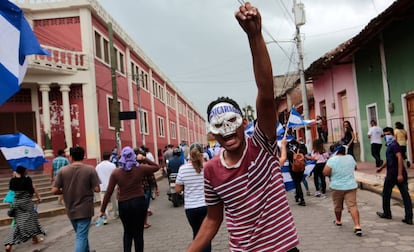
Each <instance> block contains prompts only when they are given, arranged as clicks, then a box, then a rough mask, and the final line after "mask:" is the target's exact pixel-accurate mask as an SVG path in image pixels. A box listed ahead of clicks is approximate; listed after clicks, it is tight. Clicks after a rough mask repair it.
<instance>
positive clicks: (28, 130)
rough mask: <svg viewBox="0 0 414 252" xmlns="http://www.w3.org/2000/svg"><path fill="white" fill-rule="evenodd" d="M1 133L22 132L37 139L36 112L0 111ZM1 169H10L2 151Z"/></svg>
mask: <svg viewBox="0 0 414 252" xmlns="http://www.w3.org/2000/svg"><path fill="white" fill-rule="evenodd" d="M0 121H1V122H2V126H1V127H0V135H3V134H13V133H17V132H22V133H23V134H25V135H26V136H28V137H29V138H31V139H33V140H34V141H36V140H37V139H36V130H35V128H36V124H35V113H34V112H2V113H0ZM0 169H10V168H9V165H8V163H7V161H6V160H5V158H4V156H3V154H2V153H1V152H0Z"/></svg>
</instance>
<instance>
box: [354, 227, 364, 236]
mask: <svg viewBox="0 0 414 252" xmlns="http://www.w3.org/2000/svg"><path fill="white" fill-rule="evenodd" d="M354 234H355V235H356V236H362V230H361V229H360V228H354Z"/></svg>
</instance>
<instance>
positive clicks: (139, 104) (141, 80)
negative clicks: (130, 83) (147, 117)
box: [135, 73, 145, 145]
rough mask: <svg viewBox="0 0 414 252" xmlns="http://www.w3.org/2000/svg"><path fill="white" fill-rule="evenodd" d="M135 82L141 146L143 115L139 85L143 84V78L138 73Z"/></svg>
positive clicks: (143, 139) (143, 140) (143, 135)
mask: <svg viewBox="0 0 414 252" xmlns="http://www.w3.org/2000/svg"><path fill="white" fill-rule="evenodd" d="M135 82H136V83H137V96H138V113H139V130H140V131H141V139H142V145H145V132H144V113H143V111H142V104H141V84H142V83H144V76H143V75H142V74H138V73H137V74H135Z"/></svg>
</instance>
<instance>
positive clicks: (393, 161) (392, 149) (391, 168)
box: [385, 141, 407, 179]
mask: <svg viewBox="0 0 414 252" xmlns="http://www.w3.org/2000/svg"><path fill="white" fill-rule="evenodd" d="M398 152H400V153H401V147H400V145H399V144H398V143H397V141H393V142H392V143H391V144H389V145H388V146H387V150H386V152H385V156H386V158H387V178H392V179H394V178H395V179H396V178H397V177H398V158H397V156H396V154H397V153H398ZM403 176H405V177H406V176H407V171H406V170H405V168H404V167H403Z"/></svg>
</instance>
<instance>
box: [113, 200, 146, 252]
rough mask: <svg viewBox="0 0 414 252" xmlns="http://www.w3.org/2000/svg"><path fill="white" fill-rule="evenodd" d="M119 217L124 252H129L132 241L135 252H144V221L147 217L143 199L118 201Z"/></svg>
mask: <svg viewBox="0 0 414 252" xmlns="http://www.w3.org/2000/svg"><path fill="white" fill-rule="evenodd" d="M118 206H119V217H120V218H121V221H122V225H123V227H124V239H123V242H124V252H130V251H131V248H132V241H134V247H135V251H136V252H142V251H144V220H145V216H147V205H146V203H145V197H144V196H142V197H138V198H132V199H129V200H125V201H120V202H119V203H118Z"/></svg>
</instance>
